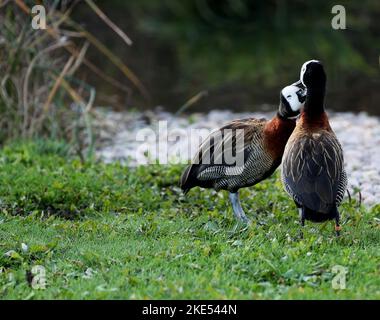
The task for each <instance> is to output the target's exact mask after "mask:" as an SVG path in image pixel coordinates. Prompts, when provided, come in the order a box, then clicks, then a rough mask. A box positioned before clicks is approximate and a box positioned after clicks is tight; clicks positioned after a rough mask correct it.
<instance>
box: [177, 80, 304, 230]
mask: <svg viewBox="0 0 380 320" xmlns="http://www.w3.org/2000/svg"><path fill="white" fill-rule="evenodd" d="M305 94H306V93H305V87H304V86H303V85H302V83H301V81H298V82H297V83H294V84H292V85H290V86H287V87H285V88H283V89H282V91H281V94H280V105H279V109H278V112H277V114H276V115H275V116H274V117H273V118H272V119H271V120H266V119H255V118H248V119H241V120H234V121H232V122H230V123H228V124H226V125H225V126H224V127H222V128H220V129H218V130H216V131H214V132H213V133H211V134H210V136H209V137H208V138H207V139H206V140H205V141H204V142H203V143H202V145H201V146H200V147H199V150H198V153H197V155H196V156H195V158H194V160H193V162H192V164H191V165H189V166H188V167H187V168H186V169H185V171H184V172H183V174H182V177H181V181H180V185H181V188H182V190H183V191H184V193H185V194H186V193H187V192H188V191H189V190H190V189H191V188H193V187H196V186H199V187H202V188H214V189H215V190H216V191H219V190H227V191H229V198H230V201H231V204H232V208H233V212H234V215H235V217H236V218H237V219H238V220H240V221H242V222H244V223H248V222H249V220H248V218H247V217H246V215H245V213H244V211H243V209H242V207H241V204H240V200H239V193H238V190H239V189H240V188H244V187H249V186H253V185H255V184H257V183H258V182H260V181H262V180H264V179H266V178H268V177H269V176H270V175H271V174H272V173H273V172H274V171H275V170H276V168H277V167H278V166H279V165H280V163H281V158H282V155H283V152H284V148H285V145H286V142H287V141H288V138H289V136H290V135H291V133H292V132H293V129H294V127H295V124H296V120H295V118H296V117H297V116H298V115H299V113H300V109H301V107H302V105H303V103H304V101H305ZM239 129H240V130H239ZM239 137H243V138H244V139H242V140H243V141H244V143H242V144H240V146H239V145H238V143H237V139H238V138H239ZM228 141H230V142H231V141H232V144H231V147H230V148H229V152H232V153H234V154H235V155H238V154H240V155H242V158H241V159H243V161H242V162H241V163H242V165H240V166H235V165H231V164H230V162H227V163H226V161H220V159H224V156H225V153H226V152H227V149H228V147H227V145H228ZM231 150H232V151H231ZM206 154H208V156H209V157H208V159H207V161H204V159H205V158H207V157H203V155H206Z"/></svg>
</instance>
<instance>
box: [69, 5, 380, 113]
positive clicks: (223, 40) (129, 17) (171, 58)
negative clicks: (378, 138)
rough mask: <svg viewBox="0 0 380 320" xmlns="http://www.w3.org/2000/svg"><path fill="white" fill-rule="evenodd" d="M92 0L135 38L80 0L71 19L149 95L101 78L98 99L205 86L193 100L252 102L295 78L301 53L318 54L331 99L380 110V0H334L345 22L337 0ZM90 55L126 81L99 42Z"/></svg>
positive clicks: (122, 102) (232, 105) (171, 102)
mask: <svg viewBox="0 0 380 320" xmlns="http://www.w3.org/2000/svg"><path fill="white" fill-rule="evenodd" d="M97 3H98V4H99V6H101V8H102V10H104V12H105V13H106V14H107V15H108V16H109V17H110V18H111V19H112V20H113V21H114V22H115V23H116V24H117V25H118V26H120V27H121V29H123V30H126V32H127V33H128V35H129V36H130V37H131V39H132V40H133V46H131V47H126V46H122V45H120V41H118V39H117V37H115V36H114V35H111V34H110V33H111V32H112V31H111V30H110V29H107V28H104V26H102V25H101V24H99V23H98V21H96V19H94V14H93V12H91V11H90V10H88V8H86V6H82V5H79V6H77V8H76V11H75V17H76V20H77V21H80V22H82V23H84V24H85V26H86V28H88V30H90V31H91V32H93V33H95V34H97V36H98V37H99V38H100V39H101V40H102V41H104V43H106V44H107V46H108V47H109V48H111V50H112V51H113V52H116V53H117V54H118V55H119V56H120V57H122V59H123V60H124V61H127V62H128V63H129V66H130V67H131V68H132V69H133V71H134V72H135V73H136V74H137V75H138V76H139V78H140V79H141V81H142V82H143V83H144V84H145V86H146V87H147V89H148V91H149V93H150V96H151V100H150V101H149V102H148V103H145V104H142V103H141V102H140V101H139V95H138V94H137V93H138V92H137V91H136V90H135V89H134V88H131V89H132V92H133V93H134V94H132V97H131V96H126V95H123V94H120V92H118V91H117V90H115V88H114V87H113V86H112V85H106V84H105V83H103V82H101V84H102V88H101V89H102V90H101V93H100V92H99V95H98V98H99V99H100V103H103V104H106V105H108V104H112V105H116V106H118V107H119V108H123V109H124V108H128V107H130V106H135V107H141V106H142V105H144V106H146V107H152V106H155V105H162V106H163V107H164V108H167V109H169V110H176V109H177V108H178V107H179V106H180V105H181V104H183V102H184V101H186V100H187V99H188V98H190V97H191V96H193V95H195V94H196V93H198V92H200V91H203V90H206V91H208V93H209V94H208V96H207V97H205V98H203V99H201V100H200V101H199V102H198V103H197V104H195V105H193V106H192V107H191V110H197V111H200V110H205V109H206V110H207V109H210V108H229V109H233V110H257V109H258V108H259V107H260V106H261V107H263V106H262V104H277V102H278V93H279V90H280V89H281V88H282V87H283V86H284V85H286V84H288V83H291V82H293V81H295V80H296V79H297V77H298V75H299V68H300V66H301V65H302V63H303V62H304V61H306V60H309V59H313V58H315V59H320V60H321V61H323V62H324V64H325V66H326V69H327V72H328V95H329V96H328V100H327V103H328V107H329V108H331V109H335V110H342V111H344V110H355V111H359V110H366V111H368V112H370V113H376V114H380V108H379V102H380V93H379V90H378V88H379V85H380V81H379V55H380V41H379V40H380V24H379V23H378V18H379V17H380V2H379V1H376V0H362V1H354V0H348V1H347V0H346V1H339V4H341V5H344V7H345V9H346V14H347V21H346V23H347V29H346V30H334V29H332V27H331V19H332V18H333V16H334V15H333V14H332V13H331V9H332V7H333V6H334V5H335V4H337V2H336V1H329V0H324V1H300V0H298V1H297V0H292V1H287V0H269V1H253V0H181V1H177V0H162V1H152V0H139V1H122V0H107V1H97ZM89 55H90V56H92V59H93V60H95V61H97V64H98V65H101V66H102V68H103V69H104V70H107V71H108V72H110V73H111V74H112V75H113V76H115V77H117V78H118V79H119V80H120V81H121V82H123V77H122V75H120V73H118V72H117V71H116V70H115V69H114V68H113V66H112V64H111V63H110V62H109V61H108V62H107V61H104V60H103V59H102V57H101V56H99V55H97V53H96V52H92V51H90V52H89ZM113 70H114V71H113ZM264 107H265V106H264Z"/></svg>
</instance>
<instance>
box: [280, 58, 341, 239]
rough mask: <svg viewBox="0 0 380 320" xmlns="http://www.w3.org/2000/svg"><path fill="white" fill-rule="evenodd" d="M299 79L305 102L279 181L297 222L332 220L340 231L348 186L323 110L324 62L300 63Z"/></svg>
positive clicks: (337, 143) (337, 142) (337, 144)
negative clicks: (341, 208)
mask: <svg viewBox="0 0 380 320" xmlns="http://www.w3.org/2000/svg"><path fill="white" fill-rule="evenodd" d="M300 80H301V82H302V83H303V84H304V85H305V87H306V92H307V93H306V101H305V105H304V107H303V109H302V110H301V116H300V119H299V121H298V122H297V125H296V128H295V129H294V131H293V133H292V135H291V136H290V138H289V140H288V143H287V144H286V147H285V152H284V157H283V161H282V170H281V172H282V173H281V176H282V182H283V184H284V187H285V190H286V191H287V192H288V194H289V195H290V196H291V197H292V198H293V200H294V202H295V204H296V206H297V207H298V208H299V214H300V221H301V225H302V226H303V225H304V223H305V219H306V220H310V221H314V222H322V221H326V220H332V219H335V231H336V234H337V236H339V233H340V229H341V227H340V224H339V212H338V206H339V205H340V203H341V201H342V199H343V196H344V193H345V191H346V187H347V176H346V172H345V170H344V163H343V151H342V147H341V145H340V143H339V141H338V139H337V137H336V136H335V134H334V132H333V131H332V129H331V127H330V124H329V120H328V118H327V115H326V113H325V110H324V97H325V89H326V74H325V71H324V69H323V65H322V64H321V63H320V62H319V61H316V60H310V61H307V62H305V63H304V64H303V65H302V68H301V73H300Z"/></svg>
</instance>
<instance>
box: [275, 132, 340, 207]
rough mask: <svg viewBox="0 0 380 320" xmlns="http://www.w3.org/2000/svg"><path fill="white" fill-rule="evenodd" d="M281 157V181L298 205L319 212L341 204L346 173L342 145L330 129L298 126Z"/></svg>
mask: <svg viewBox="0 0 380 320" xmlns="http://www.w3.org/2000/svg"><path fill="white" fill-rule="evenodd" d="M283 159H284V160H283V164H282V170H281V172H282V174H281V177H282V182H283V184H284V186H285V190H286V191H287V192H288V193H289V195H290V196H291V197H292V198H293V199H294V201H295V202H296V203H297V204H299V205H301V206H304V207H307V208H308V209H310V210H313V211H315V212H316V213H320V214H330V213H331V212H332V211H333V210H334V209H335V208H336V206H337V205H339V204H340V202H341V201H342V199H343V196H344V193H345V191H346V186H347V176H346V172H345V170H344V165H343V151H342V147H341V145H340V143H339V141H338V139H337V138H336V136H335V134H334V133H333V132H332V131H331V130H324V129H322V130H318V131H314V132H307V131H304V130H302V128H300V127H297V128H296V129H295V131H294V132H293V134H292V136H291V137H290V139H289V141H288V143H287V145H286V148H285V152H284V158H283Z"/></svg>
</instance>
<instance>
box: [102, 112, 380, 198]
mask: <svg viewBox="0 0 380 320" xmlns="http://www.w3.org/2000/svg"><path fill="white" fill-rule="evenodd" d="M96 114H97V116H96V118H97V119H98V120H97V121H95V126H96V127H98V129H100V130H99V132H100V137H99V139H98V141H99V144H98V148H97V156H98V158H99V159H101V160H103V161H105V162H112V161H121V162H123V163H125V164H127V165H136V164H144V163H147V162H148V158H147V154H146V148H147V147H149V148H152V147H153V146H157V145H158V148H157V149H156V150H157V152H156V154H155V155H153V156H152V155H150V157H153V158H159V159H161V160H162V159H163V160H164V161H165V160H166V155H168V159H169V160H172V161H174V160H178V159H177V158H178V157H177V158H176V157H175V156H174V155H175V154H177V155H180V157H181V160H182V161H184V160H188V159H189V158H191V157H192V156H193V155H194V146H195V148H196V146H197V145H198V141H196V140H197V138H195V137H189V134H187V133H189V132H190V131H189V130H191V129H208V130H212V129H215V128H218V127H220V126H221V125H223V124H225V123H226V122H228V121H230V120H232V119H239V118H246V117H257V118H263V117H264V118H269V117H271V116H273V112H272V113H232V112H230V111H219V110H214V111H211V112H209V113H207V114H199V113H197V114H192V115H191V116H187V117H175V116H174V115H173V114H170V113H166V112H160V111H157V112H154V113H153V112H145V113H127V112H124V113H120V112H110V111H102V110H101V109H99V110H97V111H96ZM329 117H330V123H331V126H332V128H333V130H334V131H335V133H336V134H337V136H338V138H339V140H340V142H341V144H342V146H343V150H344V156H345V166H346V169H347V173H348V179H349V190H350V191H351V194H355V193H356V192H357V190H359V189H360V191H361V195H362V199H363V202H364V203H365V204H367V205H373V204H375V203H379V202H380V201H379V199H380V165H379V159H380V147H379V146H380V119H379V118H377V117H372V116H368V115H367V114H366V113H359V114H353V113H332V112H329ZM160 121H167V124H165V123H164V122H161V129H160ZM165 127H167V132H168V136H169V140H170V139H171V140H174V141H172V142H170V143H169V144H168V145H169V147H168V150H167V152H166V150H165V148H163V147H162V146H163V145H162V144H157V142H158V141H159V142H160V143H161V142H163V141H164V140H166V139H167V135H163V136H159V137H156V138H151V139H152V140H151V141H147V140H148V139H147V138H146V139H145V140H144V139H142V140H144V141H137V140H136V137H137V136H138V135H140V136H144V135H146V134H147V133H149V132H151V134H153V133H158V132H159V130H161V132H162V128H165ZM142 129H145V130H144V131H141V130H142ZM150 129H151V130H150ZM176 136H177V139H175V137H176ZM178 136H179V137H180V138H178ZM140 140H141V139H140ZM189 142H190V144H191V147H192V148H193V149H192V150H190V149H189Z"/></svg>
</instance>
